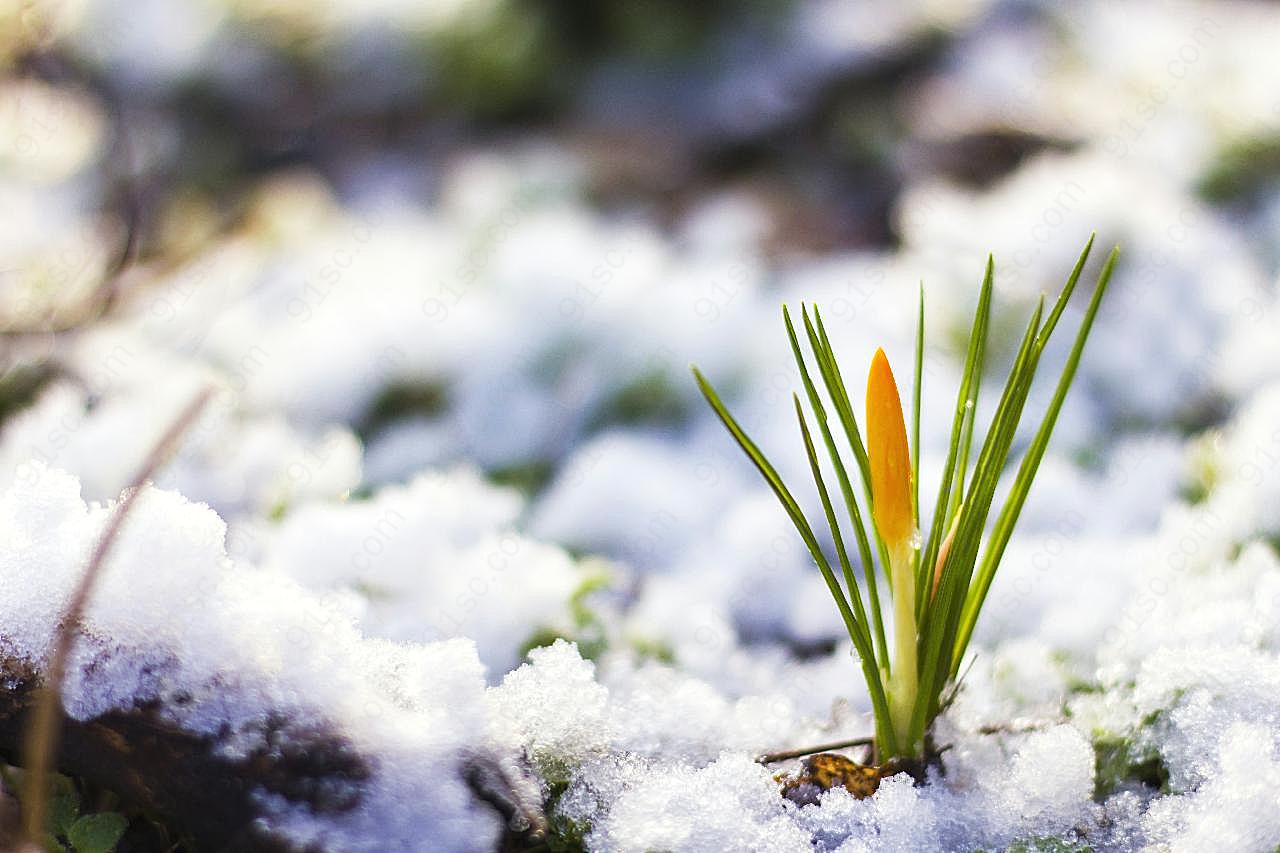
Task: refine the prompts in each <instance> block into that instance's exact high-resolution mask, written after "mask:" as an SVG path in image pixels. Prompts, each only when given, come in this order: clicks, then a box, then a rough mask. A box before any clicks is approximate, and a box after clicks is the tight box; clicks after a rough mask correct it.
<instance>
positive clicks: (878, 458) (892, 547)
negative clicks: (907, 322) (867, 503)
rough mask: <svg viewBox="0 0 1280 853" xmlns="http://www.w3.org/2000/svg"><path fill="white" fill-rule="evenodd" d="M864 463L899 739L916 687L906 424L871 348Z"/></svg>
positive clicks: (889, 376) (883, 360)
mask: <svg viewBox="0 0 1280 853" xmlns="http://www.w3.org/2000/svg"><path fill="white" fill-rule="evenodd" d="M867 462H868V464H869V466H870V468H871V517H872V519H873V520H874V521H875V525H876V530H877V531H879V533H880V538H881V540H883V541H884V544H885V548H886V549H887V550H888V552H889V581H890V583H891V584H892V586H893V625H894V627H893V635H894V656H893V663H892V668H891V670H890V675H889V708H890V714H891V716H892V719H893V727H894V731H895V732H897V733H898V734H899V737H901V736H903V735H904V734H905V733H906V732H907V731H908V729H909V728H910V724H911V714H912V711H913V710H914V707H915V701H916V690H917V685H918V676H917V673H916V606H915V602H916V584H915V571H914V569H913V557H914V553H913V552H914V550H915V548H914V545H913V540H914V539H915V536H916V519H915V511H914V509H913V507H912V501H911V452H910V450H909V449H908V447H907V425H906V423H905V422H904V420H903V417H902V400H901V398H900V397H899V396H898V383H897V382H895V381H894V379H893V370H892V369H891V368H890V367H889V359H888V358H887V357H885V354H884V350H883V349H877V350H876V354H875V356H874V357H873V358H872V359H871V371H870V374H869V375H868V376H867Z"/></svg>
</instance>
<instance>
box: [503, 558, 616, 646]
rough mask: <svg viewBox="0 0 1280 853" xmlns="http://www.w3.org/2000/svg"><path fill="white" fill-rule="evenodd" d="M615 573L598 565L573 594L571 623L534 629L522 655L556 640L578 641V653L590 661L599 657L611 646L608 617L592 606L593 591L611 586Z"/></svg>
mask: <svg viewBox="0 0 1280 853" xmlns="http://www.w3.org/2000/svg"><path fill="white" fill-rule="evenodd" d="M611 580H612V576H611V575H610V574H609V572H608V571H607V570H606V569H605V568H604V567H603V566H602V565H600V566H596V567H594V568H592V569H590V570H588V572H587V573H586V574H585V576H584V577H583V579H582V581H581V582H580V583H579V584H578V587H577V589H575V590H574V591H573V594H572V595H570V596H569V602H568V604H569V617H570V620H571V623H572V624H571V626H570V627H568V628H565V629H560V628H555V627H551V626H543V627H541V628H538V629H537V630H535V631H534V632H533V634H532V635H531V636H530V637H529V639H527V640H525V642H524V643H523V644H522V645H521V647H520V652H521V654H522V655H528V654H529V652H531V651H533V650H534V649H537V648H541V647H543V646H549V645H551V644H553V643H554V642H555V641H556V640H567V641H568V642H572V643H577V644H578V654H580V655H582V657H584V658H586V659H587V660H598V659H599V658H600V656H601V655H603V654H604V653H605V651H606V650H607V649H608V647H609V641H608V635H607V632H606V628H605V622H604V619H603V618H601V616H600V614H598V613H597V612H596V611H595V609H594V608H592V607H591V604H590V602H589V600H588V599H589V598H590V597H591V595H592V593H594V592H597V591H599V590H602V589H605V588H607V587H608V586H609V582H610V581H611Z"/></svg>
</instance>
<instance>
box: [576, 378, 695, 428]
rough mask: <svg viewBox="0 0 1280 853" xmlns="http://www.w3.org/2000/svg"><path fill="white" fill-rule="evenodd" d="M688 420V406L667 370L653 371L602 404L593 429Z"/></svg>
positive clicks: (593, 420)
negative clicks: (616, 425) (617, 425)
mask: <svg viewBox="0 0 1280 853" xmlns="http://www.w3.org/2000/svg"><path fill="white" fill-rule="evenodd" d="M688 417H689V406H688V404H687V402H686V401H685V399H684V398H683V397H681V396H680V393H679V391H678V390H677V389H676V386H675V384H674V383H672V381H671V377H670V376H669V375H668V374H667V372H666V371H665V370H651V371H649V372H648V373H645V374H643V375H641V376H639V377H637V378H635V379H633V380H632V381H631V382H629V383H627V384H626V385H624V386H622V388H620V389H618V390H617V391H616V392H615V393H614V394H613V395H612V396H610V397H609V398H608V399H606V400H605V402H604V403H603V404H602V405H601V407H600V411H599V413H598V414H597V415H596V417H595V418H593V419H592V424H591V426H592V428H593V429H599V428H601V427H605V426H611V425H615V424H641V423H643V424H657V425H673V424H679V423H682V422H684V421H685V420H686V419H687V418H688Z"/></svg>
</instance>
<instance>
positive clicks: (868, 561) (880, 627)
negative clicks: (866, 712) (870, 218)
mask: <svg viewBox="0 0 1280 853" xmlns="http://www.w3.org/2000/svg"><path fill="white" fill-rule="evenodd" d="M800 312H801V316H802V318H803V320H804V324H805V331H806V333H808V334H809V343H810V346H811V347H812V346H814V345H815V342H816V337H815V336H814V335H813V334H812V324H811V323H810V322H809V313H808V310H807V309H806V308H805V306H804V305H803V304H802V305H801V306H800ZM782 320H783V323H784V324H785V325H786V328H787V338H788V340H789V341H790V342H791V352H792V355H794V356H795V360H796V364H797V366H798V367H799V368H800V379H801V381H802V382H803V384H804V390H805V394H806V395H807V396H808V398H809V405H810V406H811V407H812V409H813V414H814V419H815V420H816V421H817V423H818V429H819V431H820V432H821V433H822V441H823V444H825V445H826V448H827V455H828V456H829V457H830V458H831V465H832V467H833V468H834V469H835V472H836V480H837V481H838V482H839V485H840V493H841V495H842V497H843V498H844V503H845V508H846V510H848V512H849V518H850V520H851V521H852V522H853V531H854V536H855V537H856V539H857V543H858V556H859V558H860V559H861V561H862V568H863V572H864V573H865V576H866V577H867V579H868V587H869V590H875V582H876V581H875V571H876V567H875V562H874V561H873V560H872V557H871V544H870V541H869V540H868V538H867V530H866V525H865V523H864V522H863V520H862V512H861V510H860V509H859V507H858V500H857V498H856V497H855V496H854V494H853V483H852V481H851V480H850V478H849V472H848V470H847V469H846V468H845V465H844V460H843V459H842V458H841V456H840V452H839V451H838V450H837V449H836V443H835V438H834V437H833V436H832V433H831V428H830V425H829V423H828V420H827V412H826V408H825V407H824V406H823V405H822V398H821V397H820V396H819V395H818V389H817V387H816V386H815V384H814V382H813V379H812V378H811V377H810V375H809V369H808V366H807V365H806V364H805V359H804V355H803V353H802V352H801V350H800V340H799V338H798V337H797V336H796V330H795V325H794V324H793V323H792V322H791V312H790V311H788V310H787V306H785V305H783V306H782ZM825 355H826V353H824V352H820V351H819V350H818V349H817V348H815V349H814V357H815V358H816V359H818V367H819V370H820V371H823V359H824V357H825ZM822 376H823V382H824V384H826V385H827V388H828V393H830V390H829V389H830V388H831V386H830V384H829V383H828V380H827V373H826V372H825V371H823V372H822ZM832 399H833V402H834V401H835V397H834V395H832ZM836 405H837V406H838V405H839V403H838V402H837V403H836ZM855 429H856V425H855ZM832 530H833V534H835V535H838V533H839V531H838V530H837V529H836V528H835V527H833V529H832ZM843 567H844V569H845V585H846V586H847V587H848V588H849V595H850V596H851V597H854V598H856V600H857V601H858V603H859V605H861V602H862V597H861V593H860V591H859V589H858V583H857V580H856V579H855V578H854V576H853V570H852V569H851V568H849V567H848V565H847V560H846V561H844V564H843ZM870 604H871V618H872V623H873V626H874V629H875V648H876V660H877V661H878V662H879V664H880V665H881V666H885V667H886V668H887V663H888V661H889V652H888V646H887V644H886V643H885V636H884V619H883V617H882V615H881V613H880V596H879V595H878V593H877V592H871V601H870ZM859 618H861V619H862V620H863V621H864V623H865V620H866V617H865V615H863V614H861V612H859Z"/></svg>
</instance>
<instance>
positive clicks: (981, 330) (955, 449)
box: [916, 255, 995, 624]
mask: <svg viewBox="0 0 1280 853" xmlns="http://www.w3.org/2000/svg"><path fill="white" fill-rule="evenodd" d="M994 282H995V260H994V258H992V257H991V256H990V255H988V256H987V269H986V273H985V274H984V276H983V278H982V289H981V291H980V292H979V294H978V308H977V310H976V311H975V312H974V315H973V329H972V330H971V331H970V333H969V349H968V352H967V353H966V354H965V360H964V372H963V374H962V376H961V380H960V390H959V392H958V393H957V394H956V410H955V416H954V418H953V419H952V422H951V440H950V444H949V446H948V448H947V460H946V463H945V464H944V465H943V468H942V479H941V481H940V482H939V484H938V498H937V501H936V502H935V503H934V508H933V519H932V522H931V524H930V527H929V538H928V541H927V543H926V545H925V549H924V552H923V553H924V558H923V559H922V560H921V563H920V571H919V573H918V575H917V578H918V581H919V582H918V583H917V584H916V587H917V591H918V597H917V602H916V613H917V618H919V617H920V616H922V615H923V614H924V611H925V610H926V609H927V607H926V605H927V602H928V596H927V595H926V592H925V591H926V590H927V589H930V588H931V584H930V583H928V582H926V580H925V578H924V576H925V574H926V573H928V572H931V571H933V566H934V563H936V562H937V559H938V549H939V548H941V547H942V540H943V539H945V538H946V535H947V532H948V525H947V523H946V518H947V508H948V507H949V506H950V497H951V490H952V488H953V487H954V485H955V480H956V460H957V456H958V455H959V450H960V441H961V437H962V432H963V426H964V421H965V417H966V412H969V411H972V410H973V409H975V408H976V406H977V404H976V403H975V402H974V397H973V386H974V377H975V375H976V374H978V373H981V371H982V366H983V365H982V362H983V353H984V351H985V349H986V340H987V332H988V329H989V328H990V321H991V291H992V288H993V286H994ZM963 477H964V473H963V472H961V473H960V479H961V480H963ZM922 624H923V623H922Z"/></svg>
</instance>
